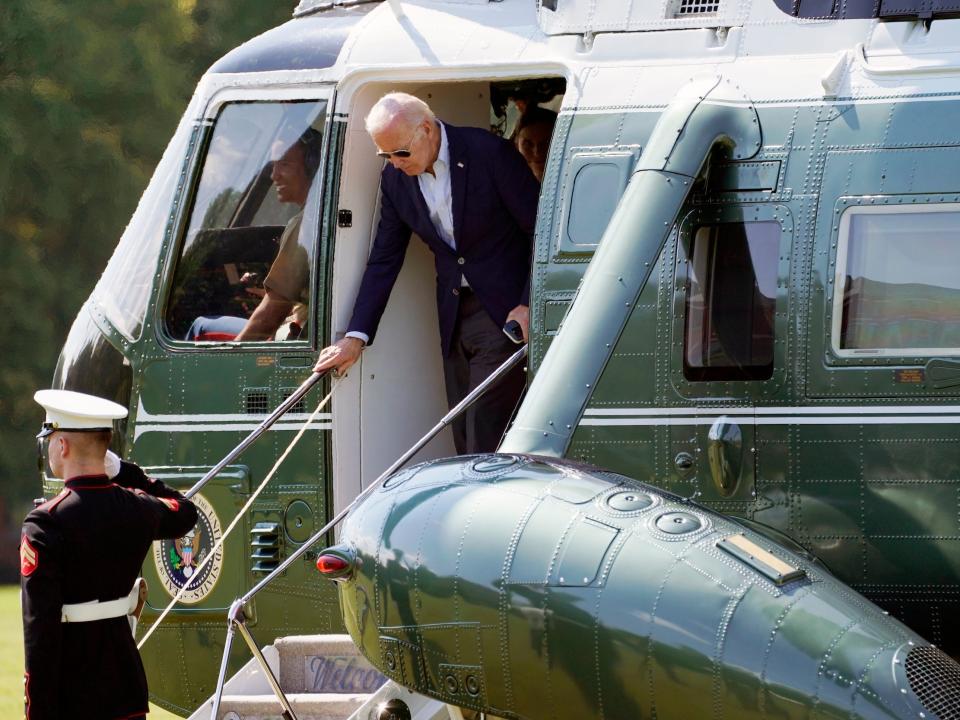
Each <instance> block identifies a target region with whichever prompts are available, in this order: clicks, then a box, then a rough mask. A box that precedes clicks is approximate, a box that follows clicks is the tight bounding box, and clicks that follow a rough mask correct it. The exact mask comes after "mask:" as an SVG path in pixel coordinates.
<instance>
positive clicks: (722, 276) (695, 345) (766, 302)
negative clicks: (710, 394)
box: [683, 222, 781, 381]
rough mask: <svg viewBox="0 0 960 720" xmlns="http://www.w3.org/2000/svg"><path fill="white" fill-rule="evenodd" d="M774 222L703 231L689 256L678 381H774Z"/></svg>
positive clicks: (711, 227)
mask: <svg viewBox="0 0 960 720" xmlns="http://www.w3.org/2000/svg"><path fill="white" fill-rule="evenodd" d="M780 233H781V228H780V224H779V223H778V222H747V223H720V224H716V225H704V226H701V227H699V228H698V229H697V230H696V232H695V233H693V242H692V247H691V248H690V258H691V261H690V263H689V272H688V286H687V303H686V328H685V333H684V335H685V337H684V362H683V371H684V376H685V377H686V378H687V379H688V380H694V381H697V380H700V381H703V380H766V379H768V378H770V377H771V376H772V374H773V350H774V333H773V328H774V309H775V305H776V297H777V269H778V263H779V245H780Z"/></svg>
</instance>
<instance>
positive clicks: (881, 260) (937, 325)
mask: <svg viewBox="0 0 960 720" xmlns="http://www.w3.org/2000/svg"><path fill="white" fill-rule="evenodd" d="M942 207H943V206H941V208H942ZM954 207H956V206H954ZM931 210H932V208H919V207H910V208H902V207H901V208H895V207H885V208H859V207H855V208H851V209H850V210H848V211H847V213H846V214H845V216H844V219H843V220H844V222H842V224H841V230H840V237H841V241H840V243H839V248H838V274H837V281H836V284H837V297H836V299H835V302H834V307H835V308H836V309H837V310H836V315H837V316H838V317H836V318H835V319H834V328H833V330H834V347H836V348H837V349H838V350H839V351H840V352H841V353H843V352H844V351H847V353H848V354H851V355H853V354H862V353H876V354H885V355H905V354H909V355H934V354H956V353H958V352H960V210H958V209H952V211H947V212H943V211H940V212H937V211H933V212H931Z"/></svg>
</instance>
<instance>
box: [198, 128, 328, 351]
mask: <svg viewBox="0 0 960 720" xmlns="http://www.w3.org/2000/svg"><path fill="white" fill-rule="evenodd" d="M271 155H272V156H273V158H274V159H273V167H272V169H271V172H270V179H271V180H272V181H273V184H274V185H275V186H276V191H277V199H278V200H279V201H280V202H281V203H293V204H295V205H296V206H297V207H298V208H300V210H299V211H298V212H297V214H296V215H294V216H293V217H292V218H291V219H290V221H289V222H288V223H287V226H286V228H284V231H283V234H282V235H281V237H280V249H279V251H278V252H277V256H276V258H274V261H273V264H272V265H271V267H270V271H269V272H268V273H267V276H266V278H265V279H264V281H263V290H264V294H263V299H262V300H261V301H260V304H259V305H258V306H257V307H256V309H254V311H253V313H251V315H250V317H249V318H241V317H233V316H230V315H220V316H215V317H209V316H203V317H198V318H197V319H196V320H195V321H194V322H193V324H192V325H191V326H190V329H189V330H188V331H187V336H186V339H187V340H194V341H205V340H214V341H217V340H219V341H224V340H237V341H250V340H268V339H273V338H275V337H276V339H279V340H286V339H295V338H297V337H299V335H300V333H301V332H302V330H303V328H304V325H305V323H306V320H307V301H308V297H307V296H308V293H309V279H310V266H309V263H310V260H309V257H308V254H307V251H306V250H305V248H304V247H303V245H301V244H300V242H299V237H300V226H301V221H302V219H303V206H304V205H305V204H306V202H307V195H308V194H309V192H310V185H311V183H312V182H313V176H314V175H315V174H316V172H317V168H318V166H319V157H320V133H318V132H317V131H316V130H313V129H309V130H307V131H306V132H305V133H303V135H301V136H300V137H299V138H298V139H297V140H296V141H295V142H294V143H293V144H292V145H290V146H289V147H284V145H283V144H282V143H281V142H279V141H278V142H277V143H274V146H273V148H272V151H271ZM250 279H252V278H248V277H247V276H246V275H245V276H244V278H243V281H244V282H246V281H248V280H250Z"/></svg>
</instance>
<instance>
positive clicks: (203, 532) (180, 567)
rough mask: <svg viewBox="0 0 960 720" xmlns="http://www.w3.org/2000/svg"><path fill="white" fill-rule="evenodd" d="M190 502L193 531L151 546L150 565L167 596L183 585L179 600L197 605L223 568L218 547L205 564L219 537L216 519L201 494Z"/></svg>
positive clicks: (221, 549) (218, 522)
mask: <svg viewBox="0 0 960 720" xmlns="http://www.w3.org/2000/svg"><path fill="white" fill-rule="evenodd" d="M191 500H192V501H193V504H194V505H196V507H197V524H196V525H195V526H194V527H193V529H192V530H190V531H189V532H188V533H187V534H186V535H184V536H183V537H178V538H176V539H174V540H160V541H157V542H155V543H154V544H153V562H154V565H156V567H157V575H159V576H160V583H161V584H162V585H163V588H164V590H166V591H167V593H169V595H170V597H173V596H175V595H176V594H177V593H178V592H179V591H180V588H182V587H183V586H184V585H186V586H187V589H186V591H185V592H184V593H183V595H181V596H180V600H179V602H182V603H184V604H186V605H193V604H194V603H198V602H200V601H201V600H203V599H204V598H205V597H206V596H207V595H209V594H210V591H211V590H213V587H214V586H215V585H216V584H217V580H218V579H219V578H220V571H221V570H222V569H223V548H222V547H221V548H220V549H219V550H217V552H216V554H215V555H213V557H212V558H211V559H210V560H209V562H207V558H210V554H211V552H212V551H213V547H214V545H216V544H217V543H218V542H219V541H220V538H221V537H222V535H223V530H222V528H221V527H220V518H218V517H217V513H216V512H214V510H213V506H212V505H211V504H210V503H209V502H208V501H207V499H206V498H205V497H203V496H202V495H194V496H193V497H192V498H191Z"/></svg>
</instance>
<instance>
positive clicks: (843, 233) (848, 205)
mask: <svg viewBox="0 0 960 720" xmlns="http://www.w3.org/2000/svg"><path fill="white" fill-rule="evenodd" d="M945 198H946V196H944V195H936V196H930V195H926V196H923V195H920V196H918V195H911V196H899V197H877V196H865V197H846V198H841V200H840V201H839V202H838V204H837V213H839V222H838V223H837V228H836V234H835V236H834V243H833V244H834V245H835V249H834V251H833V252H832V256H831V258H830V266H831V270H832V273H829V282H830V284H831V285H832V289H831V290H830V291H828V292H827V293H826V294H827V309H826V311H827V322H828V327H829V328H830V336H829V342H828V347H829V349H830V354H831V355H832V357H833V358H835V359H836V360H839V361H840V362H839V363H837V364H854V365H856V364H863V362H864V361H866V360H869V361H871V364H875V363H878V362H881V363H882V362H883V361H891V364H904V361H907V362H908V363H909V364H922V363H924V362H925V361H926V360H929V359H930V358H934V357H957V356H960V347H958V348H854V349H843V348H841V347H840V332H841V328H842V326H843V294H844V285H845V283H844V278H845V274H846V270H847V257H848V249H849V246H850V227H851V220H852V218H854V217H856V216H857V215H918V214H931V213H941V212H956V213H958V217H960V202H958V201H957V200H956V199H955V200H954V201H947V200H946V199H945ZM893 361H895V363H893Z"/></svg>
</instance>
